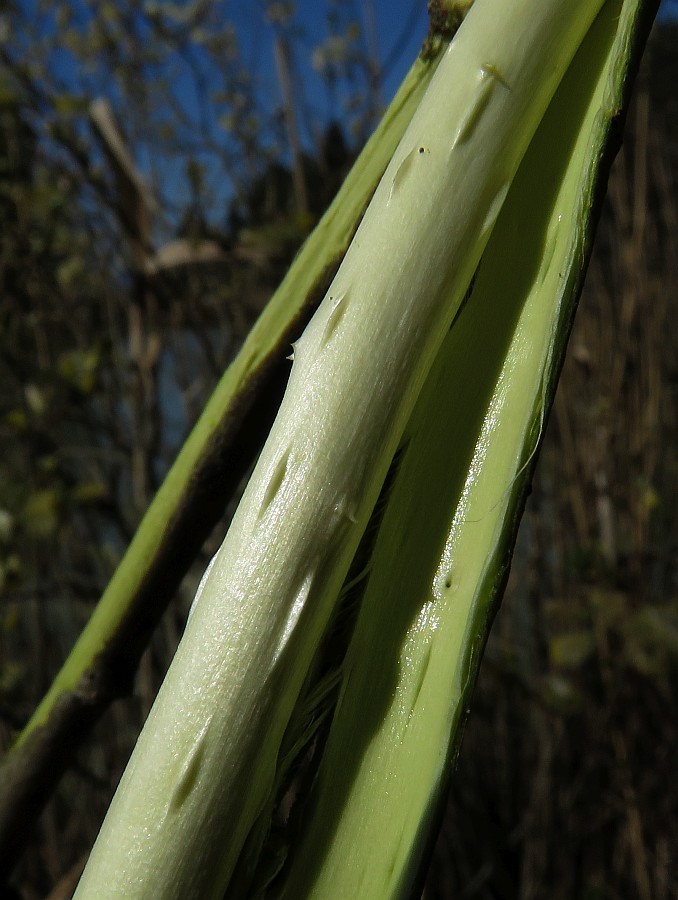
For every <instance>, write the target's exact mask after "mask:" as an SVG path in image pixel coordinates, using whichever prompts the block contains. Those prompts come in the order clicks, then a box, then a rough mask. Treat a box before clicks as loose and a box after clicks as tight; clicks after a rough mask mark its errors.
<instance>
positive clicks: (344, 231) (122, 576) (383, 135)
mask: <svg viewBox="0 0 678 900" xmlns="http://www.w3.org/2000/svg"><path fill="white" fill-rule="evenodd" d="M439 59H440V57H439V56H437V57H436V58H435V59H433V60H431V61H429V62H422V61H421V60H417V61H416V62H415V63H414V65H413V66H412V68H411V69H410V71H409V73H408V75H407V76H406V78H405V80H404V82H403V84H402V85H401V87H400V89H399V90H398V93H397V95H396V97H395V98H394V100H393V102H392V103H391V104H390V106H389V108H388V110H387V112H386V113H385V115H384V118H383V119H382V121H381V123H380V125H379V127H378V129H377V130H376V131H375V133H374V135H373V136H372V138H371V139H370V141H369V142H368V144H367V145H366V147H365V149H364V150H363V152H362V153H361V154H360V157H359V159H358V160H357V162H356V164H355V165H354V167H353V169H352V170H351V173H350V175H349V176H348V178H347V179H346V181H345V182H344V184H343V186H342V188H341V191H340V192H339V194H338V195H337V197H336V198H335V200H334V202H333V203H332V205H331V207H330V208H329V210H328V211H327V212H326V213H325V215H324V216H323V218H322V219H321V221H320V222H319V223H318V225H317V227H316V228H315V230H314V231H313V233H312V234H311V235H310V236H309V238H308V239H307V241H306V243H305V244H304V246H303V247H302V249H301V250H300V252H299V254H298V256H297V257H296V258H295V260H294V263H293V264H292V266H291V268H290V270H289V272H288V274H287V275H286V277H285V279H284V281H283V282H282V283H281V285H280V287H279V288H278V290H277V291H276V292H275V294H274V295H273V297H272V298H271V301H270V302H269V304H268V305H267V306H266V309H265V310H264V312H263V313H262V314H261V316H260V317H259V319H258V321H257V323H256V325H255V326H254V328H253V329H252V331H251V333H250V335H249V336H248V338H247V340H246V341H245V343H244V344H243V347H242V349H241V350H240V352H239V353H238V355H237V357H236V358H235V360H234V361H233V363H232V364H231V365H230V366H229V367H228V369H227V371H226V372H225V373H224V375H223V377H222V378H221V380H220V381H219V383H218V385H217V387H216V388H215V390H214V392H213V394H212V396H211V397H210V400H209V402H208V404H207V406H206V407H205V410H204V411H203V413H202V415H201V416H200V419H199V420H198V422H197V423H196V425H195V427H194V428H193V430H192V431H191V434H190V435H189V437H188V438H187V440H186V442H185V444H184V445H183V447H182V449H181V452H180V453H179V455H178V457H177V459H176V461H175V463H174V465H173V466H172V468H171V469H170V471H169V473H168V474H167V477H166V478H165V481H164V482H163V484H162V486H161V488H160V490H159V491H158V493H157V495H156V497H155V499H154V500H153V502H152V503H151V505H150V506H149V508H148V511H147V513H146V515H145V516H144V518H143V520H142V522H141V523H140V525H139V528H138V530H137V532H136V534H135V536H134V538H133V540H132V543H131V544H130V546H129V549H128V550H127V552H126V554H125V556H124V557H123V559H122V560H121V562H120V564H119V566H118V568H117V569H116V571H115V573H114V575H113V578H112V579H111V581H110V583H109V585H108V587H107V588H106V590H105V592H104V594H103V595H102V597H101V600H100V601H99V603H98V605H97V607H96V609H95V610H94V613H93V614H92V617H91V619H90V620H89V622H88V624H87V626H86V627H85V629H84V630H83V632H82V634H81V636H80V638H79V639H78V641H77V643H76V644H75V646H74V648H73V650H72V651H71V653H70V655H69V657H68V659H67V660H66V662H65V663H64V666H63V668H62V669H61V671H60V672H59V674H58V675H57V676H56V678H55V679H54V681H53V683H52V685H51V686H50V689H49V691H48V692H47V694H46V695H45V696H44V698H43V699H42V701H41V702H40V705H39V706H38V707H37V709H36V711H35V713H34V714H33V716H32V717H31V719H30V721H29V722H28V724H27V725H26V727H25V728H24V729H23V731H22V732H21V734H20V735H19V737H18V738H17V740H16V743H15V744H14V748H15V749H18V748H20V747H21V746H22V745H23V744H24V743H25V741H26V740H27V739H28V737H29V736H30V734H31V733H32V732H33V731H34V730H35V729H37V728H39V727H40V726H41V725H43V724H44V723H45V722H46V721H47V719H48V717H49V714H50V710H51V709H52V708H53V706H54V705H55V703H57V702H58V699H59V697H60V695H61V694H63V693H66V692H68V691H73V690H75V689H77V687H78V685H79V683H80V679H81V678H82V676H83V674H84V673H85V672H87V670H88V669H90V668H91V667H92V666H93V665H94V663H95V661H96V657H97V656H98V654H99V653H100V652H101V650H102V649H103V648H104V646H105V645H106V643H107V641H108V639H109V636H110V635H111V634H112V633H113V632H114V631H115V629H116V627H117V626H118V624H119V622H120V620H121V619H122V618H123V616H124V615H125V613H126V611H127V604H128V602H129V599H130V598H131V597H133V595H134V592H135V590H136V589H137V587H138V585H139V584H140V583H141V581H142V580H143V578H144V574H145V572H146V569H147V567H148V563H149V560H150V559H151V558H152V557H153V556H154V554H155V553H156V550H157V547H158V545H159V543H160V541H161V539H162V535H163V532H164V529H165V527H166V524H167V522H168V521H169V520H170V519H171V517H172V515H173V512H174V510H175V509H176V507H177V506H178V505H179V504H180V502H181V496H182V494H183V492H184V491H185V489H186V487H187V485H188V484H189V483H190V481H191V478H192V477H193V473H194V471H195V469H196V467H197V466H198V465H199V461H200V457H201V454H202V453H203V452H204V449H205V447H206V446H207V445H208V443H209V442H210V440H211V439H212V438H213V436H214V434H215V433H216V432H217V431H218V430H219V429H220V428H221V427H222V423H223V421H224V419H225V418H226V417H227V416H228V409H229V407H230V406H232V405H233V404H234V403H235V402H236V401H237V397H238V395H239V394H240V393H241V392H242V391H245V390H247V388H248V379H249V378H250V376H251V375H252V373H253V372H255V371H256V370H257V368H258V367H259V366H260V365H262V363H264V362H265V361H266V359H267V358H268V356H269V354H270V352H271V350H272V349H274V348H275V347H276V346H277V345H278V343H279V339H280V335H281V334H283V333H284V332H285V331H286V330H287V327H288V325H289V323H290V322H292V321H294V319H295V318H296V317H297V315H298V314H299V312H300V311H301V310H302V309H303V307H304V304H305V302H306V298H307V297H308V296H309V295H310V294H311V293H312V291H313V289H314V288H315V287H316V284H317V282H318V280H319V279H320V278H321V276H322V274H323V272H324V271H325V269H326V267H330V266H332V265H333V264H334V262H335V260H337V259H340V258H341V257H342V256H343V254H344V253H345V251H346V248H347V247H348V244H349V242H350V240H351V238H352V236H353V234H354V232H355V228H356V225H357V223H358V222H359V220H360V217H361V215H362V213H363V211H364V209H365V206H366V204H367V202H368V200H369V198H370V196H371V195H372V192H373V191H374V188H375V187H376V185H377V183H378V181H379V178H380V177H381V175H382V174H383V171H384V169H385V168H386V165H387V163H388V160H389V159H390V158H391V156H392V155H393V151H394V149H395V147H396V146H397V144H398V141H399V140H400V138H401V136H402V134H403V132H404V130H405V128H406V127H407V125H408V123H409V121H410V118H411V117H412V113H413V111H414V110H415V109H416V108H417V106H418V104H419V101H420V99H421V97H422V95H423V94H424V92H425V90H426V87H427V86H428V84H429V82H430V80H431V77H432V75H433V73H434V72H435V69H436V66H437V64H438V62H439Z"/></svg>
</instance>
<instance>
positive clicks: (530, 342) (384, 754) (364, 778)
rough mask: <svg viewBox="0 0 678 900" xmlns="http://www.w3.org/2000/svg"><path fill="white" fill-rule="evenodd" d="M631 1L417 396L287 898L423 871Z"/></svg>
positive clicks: (505, 541) (595, 40) (582, 80)
mask: <svg viewBox="0 0 678 900" xmlns="http://www.w3.org/2000/svg"><path fill="white" fill-rule="evenodd" d="M640 9H641V3H640V2H638V0H627V2H625V3H623V4H622V2H621V0H610V2H608V3H607V4H606V6H605V7H604V8H603V11H602V12H601V14H600V16H599V17H598V19H597V21H596V23H595V24H594V26H593V28H592V29H591V31H590V33H589V35H588V36H587V39H586V41H585V43H584V45H583V46H582V47H581V49H580V51H579V53H578V55H577V56H576V58H575V60H574V61H573V64H572V66H571V68H570V71H569V72H568V75H567V76H566V78H565V80H564V81H563V83H562V85H561V88H560V89H559V91H558V93H557V95H556V97H555V98H554V101H553V103H552V104H551V107H550V109H549V111H548V113H547V115H546V116H545V119H544V121H543V123H542V125H541V126H540V129H539V131H538V132H537V134H536V136H535V139H534V141H533V143H532V145H531V147H530V149H529V151H528V153H527V155H526V157H525V159H524V160H523V163H522V166H521V169H520V170H519V172H518V174H517V176H516V179H515V181H514V183H513V186H512V188H511V191H510V192H509V195H508V197H507V200H506V204H505V206H504V208H503V210H502V213H501V214H500V217H499V219H498V221H497V225H496V227H495V229H494V232H493V235H492V238H491V239H490V242H489V244H488V246H487V249H486V251H485V253H484V255H483V258H482V261H481V264H480V268H479V273H478V277H477V280H476V283H475V286H474V289H473V293H472V295H471V298H470V299H469V301H468V303H467V305H466V307H465V308H464V310H463V311H462V313H461V314H460V316H459V318H458V320H457V321H456V322H455V325H454V327H453V328H452V329H451V332H450V334H449V336H448V338H447V340H446V342H445V344H444V345H443V348H442V349H441V351H440V353H439V354H438V358H437V360H436V364H435V366H434V369H433V370H432V372H431V375H430V377H429V378H428V380H427V383H426V385H425V388H424V390H423V391H422V394H421V396H420V398H419V401H418V404H417V406H416V408H415V411H414V414H413V416H412V419H411V421H410V424H409V426H408V429H407V435H408V436H409V438H410V442H409V444H408V446H407V448H406V450H405V453H404V457H403V460H402V463H401V465H400V468H399V471H398V475H397V477H396V481H395V484H394V486H393V489H392V493H391V495H390V498H389V501H388V504H387V507H386V512H385V514H384V519H383V522H382V525H381V529H380V533H379V537H378V539H377V544H376V547H375V551H374V554H373V557H372V562H371V573H370V576H369V582H368V585H367V588H366V592H365V595H364V597H363V602H362V606H361V612H360V614H359V618H358V622H357V625H356V630H355V633H354V638H353V641H352V644H351V647H350V649H349V652H348V656H347V659H346V663H345V670H344V682H343V687H342V691H341V694H340V698H339V702H338V707H337V711H336V714H335V719H334V721H333V724H332V728H331V731H330V734H329V737H328V742H327V745H326V747H325V749H324V752H323V757H322V761H321V765H320V769H319V772H318V776H317V781H316V784H315V788H314V794H313V796H312V801H311V807H310V810H307V811H306V813H305V814H302V816H301V819H302V822H303V831H302V837H301V840H300V843H299V845H298V846H297V847H296V848H295V850H294V856H293V858H292V863H291V868H290V871H289V872H288V875H287V879H286V881H285V882H284V884H285V889H284V890H283V895H284V897H285V898H289V900H300V898H304V900H306V898H318V900H321V898H322V900H334V898H336V900H343V898H346V897H360V898H362V900H385V898H395V897H403V898H406V897H408V896H410V895H411V894H412V892H413V889H414V888H415V887H416V885H417V883H418V882H420V878H421V870H422V865H424V864H425V861H426V851H427V849H429V847H430V844H431V840H432V837H433V836H434V833H435V826H436V825H437V821H438V817H439V814H440V805H441V802H442V801H443V799H444V797H445V789H446V787H447V784H448V782H449V778H450V775H451V771H452V769H453V766H454V760H455V758H456V754H457V752H458V747H459V743H460V740H461V733H462V728H463V723H464V720H465V717H466V712H467V710H468V704H469V702H470V696H471V692H472V689H473V685H474V683H475V679H476V675H477V670H478V667H479V661H480V656H481V653H482V648H483V647H484V644H485V641H486V637H487V633H488V631H489V627H490V624H491V621H492V618H493V614H494V611H495V608H496V604H497V602H498V600H499V599H500V595H501V591H502V589H503V585H504V583H505V579H506V576H507V573H508V566H509V563H510V555H511V551H512V546H513V543H514V539H515V534H516V530H517V524H518V520H519V518H520V514H521V512H522V507H523V504H524V497H525V493H526V488H527V485H528V484H529V480H530V476H531V470H532V467H533V463H534V460H535V451H536V448H537V445H538V442H539V440H540V438H541V434H542V432H543V425H544V419H545V415H546V413H547V409H548V408H549V407H550V403H551V400H552V397H553V394H554V392H555V385H556V381H557V376H558V373H559V370H560V365H561V362H562V356H563V353H564V348H565V344H566V341H567V337H568V335H569V330H570V325H571V320H572V317H573V314H574V309H575V307H576V301H577V298H578V294H579V290H580V286H581V282H582V278H583V271H584V268H585V264H586V261H587V259H588V253H589V249H590V243H591V239H592V227H593V224H592V222H591V203H592V197H593V196H594V193H595V189H596V185H597V179H598V174H599V173H598V167H599V164H600V162H601V157H602V155H603V149H604V147H605V144H606V141H607V139H608V138H609V132H610V125H611V122H612V121H613V119H614V117H615V116H616V115H617V114H618V112H619V109H620V105H621V99H622V96H623V93H624V87H625V73H626V69H627V66H628V62H629V55H630V48H632V45H633V36H634V28H635V26H636V24H637V17H638V15H639V11H640Z"/></svg>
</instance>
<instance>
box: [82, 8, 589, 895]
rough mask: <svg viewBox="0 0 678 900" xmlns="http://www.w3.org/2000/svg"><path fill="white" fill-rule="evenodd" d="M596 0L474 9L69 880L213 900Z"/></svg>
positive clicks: (327, 303) (329, 309)
mask: <svg viewBox="0 0 678 900" xmlns="http://www.w3.org/2000/svg"><path fill="white" fill-rule="evenodd" d="M598 6H599V4H596V5H594V4H591V3H589V2H585V0H580V2H578V3H570V4H569V5H568V7H567V8H565V7H562V6H561V5H560V3H559V2H557V0H517V2H515V3H514V4H511V5H510V6H505V5H503V0H497V2H493V0H483V2H477V3H476V4H474V6H473V7H472V9H471V11H470V13H469V15H468V17H467V19H466V20H465V23H464V26H463V27H462V28H461V29H460V31H459V33H458V35H457V37H456V38H455V40H454V42H453V43H452V45H451V46H450V49H449V50H448V52H447V54H446V56H445V59H444V60H443V61H442V62H441V64H440V66H439V68H438V70H437V72H436V77H435V78H434V79H433V80H432V83H431V86H430V88H429V91H428V92H427V97H426V99H425V101H424V102H422V104H421V105H420V107H419V109H418V110H417V113H416V114H415V116H414V117H413V119H412V122H411V124H410V126H409V128H408V130H407V132H406V134H405V136H404V138H403V141H402V142H401V144H400V145H399V147H398V149H397V150H396V153H395V154H394V157H393V159H392V161H391V163H390V165H389V167H388V169H387V171H386V173H385V175H384V178H383V179H382V181H381V183H380V185H379V187H378V188H377V191H376V193H375V197H374V199H373V202H372V204H371V205H370V208H369V209H368V211H367V213H366V215H365V217H364V219H363V221H362V223H361V225H360V228H359V229H358V232H357V234H356V237H355V239H354V240H353V242H352V244H351V247H350V248H349V250H348V252H347V254H346V257H345V258H344V261H343V263H342V265H341V267H340V269H339V272H338V273H337V276H336V278H335V280H334V282H333V284H332V285H331V286H330V290H329V292H328V295H327V296H326V298H325V300H324V301H323V303H322V304H321V306H320V308H319V310H318V313H317V314H316V316H314V318H313V320H312V321H311V323H310V324H309V326H308V328H307V329H306V331H305V332H304V335H303V337H302V339H301V340H300V341H299V342H298V344H297V347H296V350H295V362H294V366H293V370H292V374H291V377H290V383H289V386H288V391H287V394H286V396H285V399H284V401H283V404H282V407H281V410H280V414H279V416H278V418H277V419H276V423H275V425H274V426H273V429H272V431H271V435H270V437H269V440H268V441H267V444H266V446H265V447H264V450H263V451H262V455H261V457H260V460H259V462H258V464H257V467H256V469H255V472H254V474H253V477H252V479H251V481H250V484H249V485H248V488H247V490H246V492H245V495H244V497H243V500H242V502H241V504H240V507H239V509H238V512H237V513H236V516H235V518H234V521H233V525H232V527H231V530H230V531H229V535H228V536H227V538H226V540H225V542H224V544H223V545H222V548H221V550H220V551H219V553H218V554H217V556H216V557H215V561H214V564H213V566H212V567H211V569H210V570H209V571H208V573H207V575H206V578H205V580H204V583H203V587H202V589H201V591H199V594H198V598H197V602H196V604H195V605H194V607H193V613H192V617H191V620H190V622H189V624H188V627H187V629H186V633H185V635H184V638H183V640H182V642H181V645H180V647H179V650H178V651H177V655H176V657H175V660H174V662H173V663H172V666H171V667H170V671H169V673H168V676H167V678H166V680H165V683H164V684H163V687H162V689H161V691H160V693H159V695H158V698H157V700H156V703H155V705H154V707H153V710H152V711H151V714H150V716H149V720H148V723H147V726H146V727H145V728H144V731H143V732H142V735H141V737H140V739H139V742H138V744H137V748H136V749H135V752H134V754H133V756H132V759H131V761H130V765H129V766H128V769H127V770H126V772H125V775H124V776H123V779H122V781H121V784H120V787H119V789H118V792H117V793H116V796H115V798H114V800H113V803H112V805H111V809H110V811H109V816H108V817H107V820H106V822H105V823H104V826H103V828H102V831H101V833H100V836H99V839H98V840H97V843H96V845H95V847H94V850H93V851H92V856H91V857H90V862H89V864H88V867H87V869H86V870H85V873H84V875H83V879H82V881H81V884H80V886H79V888H78V892H77V894H76V896H79V897H86V896H91V897H94V896H96V897H104V896H119V895H121V894H122V895H125V896H136V897H147V896H162V897H163V898H164V900H165V898H166V900H169V898H173V897H177V898H189V897H195V898H209V897H215V898H216V897H219V896H220V895H221V893H222V892H223V890H224V888H225V886H226V885H227V884H228V880H229V878H230V874H231V871H232V867H233V865H234V864H235V862H236V860H237V856H238V854H239V851H240V848H241V846H242V843H243V841H244V840H245V838H246V835H247V833H248V831H249V828H250V827H251V825H252V823H253V821H254V820H255V819H256V817H257V815H258V813H259V811H260V810H261V808H262V805H263V804H264V803H265V802H266V799H267V795H268V792H269V790H270V785H271V782H272V779H273V778H274V775H275V759H276V755H277V752H278V748H279V745H280V740H281V739H282V734H283V731H284V728H285V725H286V723H287V721H288V720H289V716H290V714H291V710H292V707H293V705H294V702H295V700H296V698H297V696H298V692H299V689H300V687H301V683H302V682H303V680H304V677H305V674H306V672H307V670H308V667H309V666H310V664H311V659H312V656H313V652H314V650H315V647H316V646H317V642H318V640H319V638H320V635H321V633H322V630H323V629H324V627H325V625H326V622H327V619H328V617H329V615H330V613H331V609H332V604H333V601H334V598H335V597H336V594H337V593H338V591H339V588H340V587H341V582H342V580H343V577H344V576H345V574H346V571H347V569H348V566H349V564H350V560H351V557H352V555H353V552H354V551H355V548H356V546H357V543H358V540H359V537H360V534H361V531H362V530H364V527H365V525H366V523H367V519H368V518H369V513H370V511H371V508H372V506H373V504H374V502H375V500H376V496H377V494H378V492H379V488H380V485H381V483H382V482H383V479H384V477H385V475H386V472H387V469H388V465H389V462H390V459H391V456H392V454H393V453H394V452H395V449H396V447H397V444H398V441H399V440H400V437H401V434H402V430H403V428H404V426H405V423H406V421H407V418H408V417H409V414H410V412H411V410H412V408H413V405H414V401H415V399H416V396H417V394H418V392H419V390H420V387H421V385H422V384H423V381H424V376H425V374H426V372H427V370H428V368H429V367H430V365H431V363H432V361H433V359H434V358H435V354H436V351H437V350H438V348H439V346H440V343H441V342H442V340H443V337H444V335H445V334H446V332H447V330H448V328H449V323H450V321H451V319H452V317H453V316H454V313H455V312H456V310H457V308H458V305H459V303H460V302H461V299H462V297H463V294H464V292H465V287H466V285H467V284H468V281H469V279H470V277H471V275H472V274H473V271H474V270H475V267H476V265H477V261H478V258H479V256H480V254H481V252H482V250H483V249H484V247H485V244H486V242H487V239H488V237H489V234H490V232H491V229H492V227H493V225H494V223H495V220H496V216H497V214H498V212H499V209H500V206H501V202H503V200H504V198H505V196H506V190H507V189H508V185H509V183H510V180H511V178H512V177H513V175H514V173H515V171H516V169H517V167H518V164H519V161H520V158H521V157H522V155H523V153H524V151H525V149H526V147H527V145H528V144H529V141H530V139H531V138H532V136H533V134H534V131H535V129H536V127H537V125H538V123H539V121H540V119H541V117H542V115H543V113H544V110H545V108H546V106H547V105H548V102H549V100H550V99H551V97H552V95H553V92H554V90H555V89H556V87H557V84H558V82H559V80H560V77H562V73H563V72H564V71H565V69H566V68H567V64H568V62H569V61H570V59H571V58H572V55H573V54H574V52H575V50H576V48H577V47H578V45H579V43H580V41H581V40H582V37H583V35H585V34H586V31H587V30H588V28H589V26H590V24H591V21H592V19H593V18H594V16H595V11H596V9H597V8H598ZM506 31H508V32H509V33H511V34H512V35H514V36H515V37H516V41H515V42H512V44H511V46H510V47H509V46H507V45H506V43H505V42H502V41H501V40H500V37H499V36H500V34H501V35H503V34H504V33H506ZM498 72H499V73H500V74H497V73H498ZM502 79H505V81H503V80H502ZM450 85H454V86H455V88H457V89H458V90H457V91H455V92H450ZM422 142H423V143H422ZM451 247H454V252H451V249H450V248H451ZM448 279H449V281H451V282H453V283H454V284H455V286H456V287H455V291H454V294H453V295H452V296H449V295H448V296H447V301H448V303H447V305H444V304H442V303H441V302H440V301H441V299H442V298H441V296H440V290H441V287H442V285H443V284H448V283H449V282H448ZM342 298H343V299H342ZM344 301H345V302H344ZM342 303H343V306H342V305H341V304H342ZM338 310H339V312H338V313H337V311H338ZM354 360H358V361H359V363H355V364H354Z"/></svg>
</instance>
